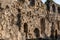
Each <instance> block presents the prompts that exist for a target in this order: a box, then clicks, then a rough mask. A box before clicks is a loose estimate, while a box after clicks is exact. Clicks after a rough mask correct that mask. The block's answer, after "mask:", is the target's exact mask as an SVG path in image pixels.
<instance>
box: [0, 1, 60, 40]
mask: <svg viewBox="0 0 60 40" xmlns="http://www.w3.org/2000/svg"><path fill="white" fill-rule="evenodd" d="M50 2H51V1H50ZM53 4H54V5H57V4H55V3H54V2H51V3H50V4H49V6H50V11H49V10H46V9H47V5H46V4H43V3H42V2H41V0H7V1H5V0H4V1H3V0H0V40H26V39H34V38H49V37H50V36H51V34H53V35H54V36H55V34H56V33H55V31H56V30H57V34H58V35H60V31H59V29H58V26H59V25H60V21H59V14H58V11H57V7H58V6H59V5H58V6H57V7H56V12H55V10H54V9H53V8H52V5H53ZM53 7H54V6H53ZM52 30H53V31H52ZM52 32H53V33H52Z"/></svg>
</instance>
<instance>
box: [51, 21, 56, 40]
mask: <svg viewBox="0 0 60 40" xmlns="http://www.w3.org/2000/svg"><path fill="white" fill-rule="evenodd" d="M54 29H55V26H54V22H52V26H51V35H50V37H51V39H52V40H54Z"/></svg>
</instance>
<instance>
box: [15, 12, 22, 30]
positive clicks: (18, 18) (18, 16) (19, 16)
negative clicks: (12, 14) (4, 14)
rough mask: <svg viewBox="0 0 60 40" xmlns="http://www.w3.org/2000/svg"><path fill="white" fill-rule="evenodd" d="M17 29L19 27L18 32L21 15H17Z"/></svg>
mask: <svg viewBox="0 0 60 40" xmlns="http://www.w3.org/2000/svg"><path fill="white" fill-rule="evenodd" d="M16 25H17V26H18V27H19V30H20V27H21V14H20V13H19V14H17V24H16Z"/></svg>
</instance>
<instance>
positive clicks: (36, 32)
mask: <svg viewBox="0 0 60 40" xmlns="http://www.w3.org/2000/svg"><path fill="white" fill-rule="evenodd" d="M34 33H35V36H36V37H37V38H38V37H40V33H39V29H38V28H35V30H34Z"/></svg>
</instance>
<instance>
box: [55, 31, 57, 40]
mask: <svg viewBox="0 0 60 40" xmlns="http://www.w3.org/2000/svg"><path fill="white" fill-rule="evenodd" d="M57 36H58V35H57V30H55V39H56V40H57Z"/></svg>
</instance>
